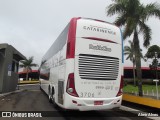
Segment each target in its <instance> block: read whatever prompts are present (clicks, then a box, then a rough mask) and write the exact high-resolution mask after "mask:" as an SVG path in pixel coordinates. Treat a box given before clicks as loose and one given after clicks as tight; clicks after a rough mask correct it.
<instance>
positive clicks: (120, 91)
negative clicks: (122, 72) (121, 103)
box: [116, 76, 123, 97]
mask: <svg viewBox="0 0 160 120" xmlns="http://www.w3.org/2000/svg"><path fill="white" fill-rule="evenodd" d="M122 94H123V76H121V82H120V87H119V91H118V93H117V95H116V96H117V97H118V96H120V95H122Z"/></svg>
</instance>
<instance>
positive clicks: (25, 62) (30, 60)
mask: <svg viewBox="0 0 160 120" xmlns="http://www.w3.org/2000/svg"><path fill="white" fill-rule="evenodd" d="M20 62H21V63H22V64H20V67H23V68H25V69H26V80H28V74H29V72H30V71H31V70H32V69H31V67H36V66H38V65H37V64H35V63H33V56H32V57H29V58H28V59H26V60H22V61H20Z"/></svg>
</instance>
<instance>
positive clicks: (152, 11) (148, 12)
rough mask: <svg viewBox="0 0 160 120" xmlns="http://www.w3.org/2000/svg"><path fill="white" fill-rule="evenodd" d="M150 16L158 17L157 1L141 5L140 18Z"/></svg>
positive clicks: (158, 7)
mask: <svg viewBox="0 0 160 120" xmlns="http://www.w3.org/2000/svg"><path fill="white" fill-rule="evenodd" d="M152 16H155V17H158V18H159V19H160V5H159V4H158V3H157V2H155V3H150V4H147V5H146V6H143V12H142V19H144V20H145V21H146V20H148V18H149V17H152Z"/></svg>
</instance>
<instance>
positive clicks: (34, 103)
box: [0, 85, 149, 120]
mask: <svg viewBox="0 0 160 120" xmlns="http://www.w3.org/2000/svg"><path fill="white" fill-rule="evenodd" d="M20 89H21V90H22V89H23V91H21V92H17V93H13V94H9V95H7V96H2V97H0V111H19V112H25V111H35V112H42V111H46V112H45V113H44V112H42V114H43V115H45V114H48V115H54V116H55V117H42V118H8V119H9V120H19V119H23V120H33V119H34V120H57V119H59V120H75V119H76V120H81V119H83V120H93V119H94V120H117V119H118V120H135V119H136V120H149V119H148V118H144V117H132V116H133V114H132V113H130V112H127V111H123V110H119V111H113V110H108V111H92V112H79V111H74V112H73V111H69V112H66V111H60V110H59V109H55V108H54V107H53V106H52V104H51V103H49V102H48V99H47V96H46V95H45V94H44V93H43V92H42V91H40V90H39V86H38V85H27V86H26V85H23V86H20ZM66 113H67V114H66ZM67 115H68V116H67ZM6 119H7V118H0V120H6Z"/></svg>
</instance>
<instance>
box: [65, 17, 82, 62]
mask: <svg viewBox="0 0 160 120" xmlns="http://www.w3.org/2000/svg"><path fill="white" fill-rule="evenodd" d="M78 19H80V18H72V19H71V21H70V26H69V31H68V40H67V55H66V58H67V59H68V58H74V56H75V39H76V28H77V20H78Z"/></svg>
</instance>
